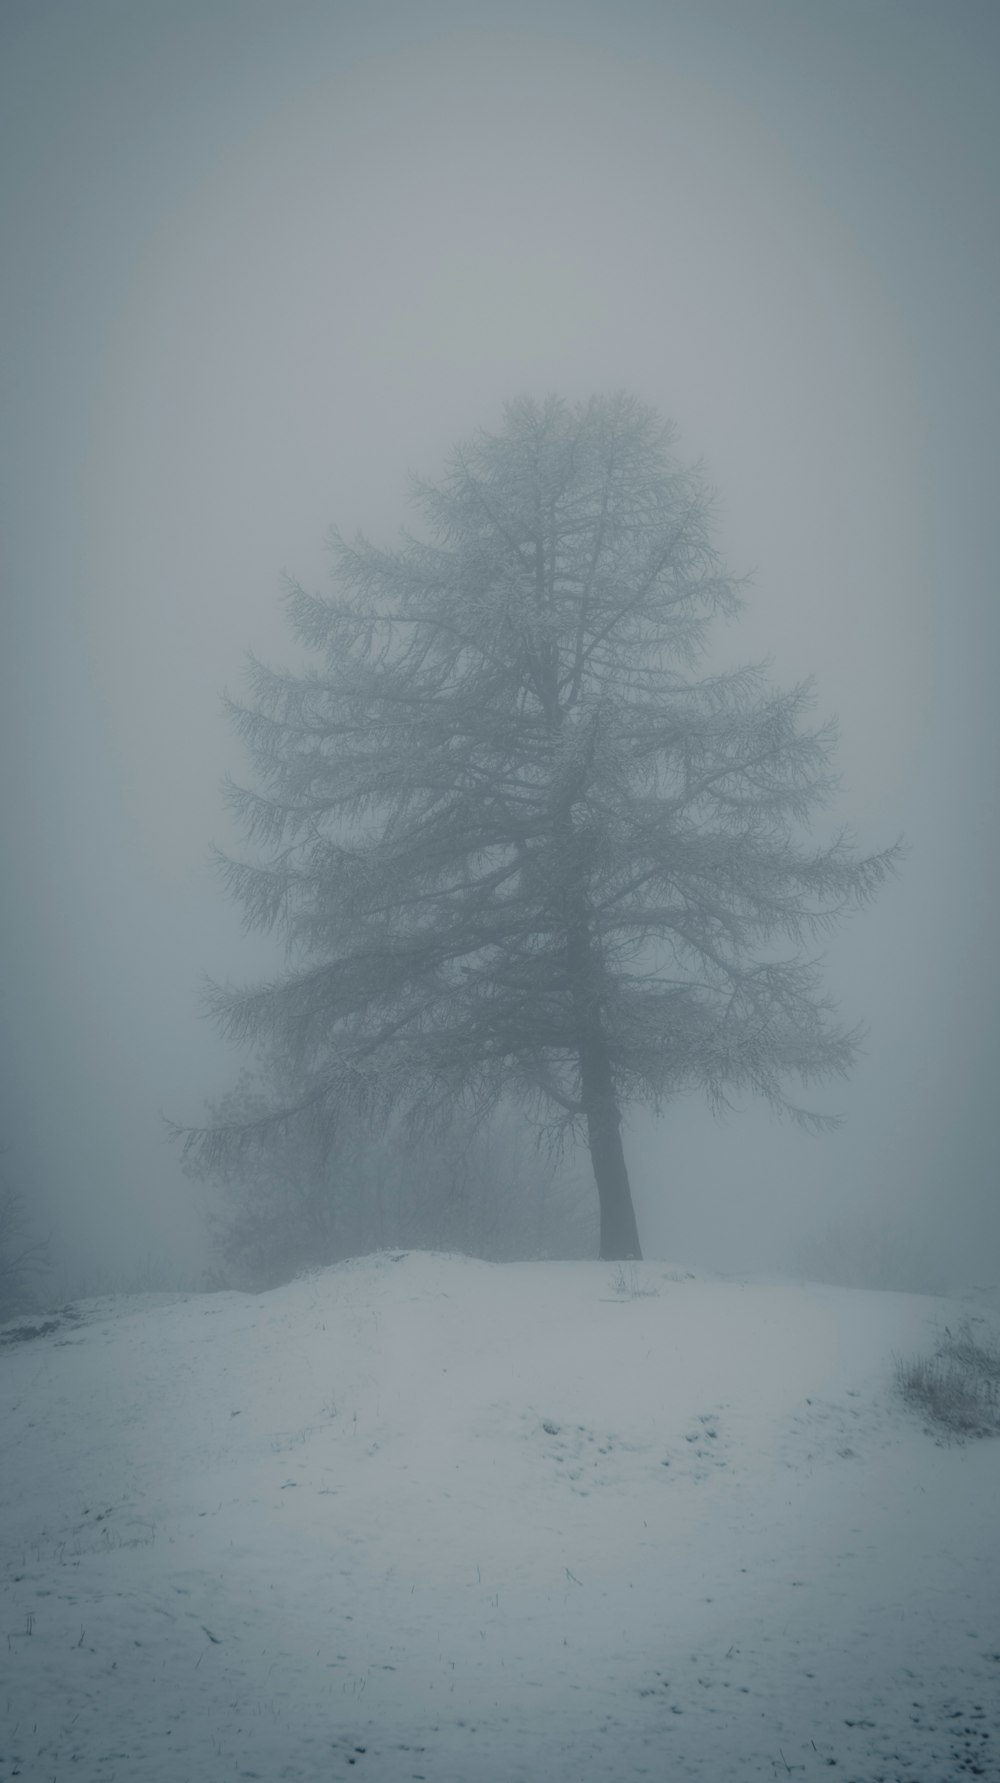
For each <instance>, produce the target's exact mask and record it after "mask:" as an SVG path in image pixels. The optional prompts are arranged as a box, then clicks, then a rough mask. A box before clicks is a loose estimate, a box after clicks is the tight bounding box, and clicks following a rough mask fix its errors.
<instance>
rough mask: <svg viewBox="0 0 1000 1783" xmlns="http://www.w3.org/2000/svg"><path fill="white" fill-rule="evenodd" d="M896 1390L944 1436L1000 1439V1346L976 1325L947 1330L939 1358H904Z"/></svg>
mask: <svg viewBox="0 0 1000 1783" xmlns="http://www.w3.org/2000/svg"><path fill="white" fill-rule="evenodd" d="M896 1388H897V1391H898V1392H899V1393H900V1394H901V1395H902V1397H903V1398H904V1399H905V1400H906V1402H907V1404H909V1405H911V1406H913V1407H914V1409H915V1410H917V1411H919V1412H921V1413H922V1414H923V1416H924V1417H925V1418H927V1419H928V1420H929V1424H930V1427H931V1428H932V1429H933V1430H935V1431H937V1432H939V1433H942V1432H943V1433H945V1434H947V1435H948V1436H951V1437H954V1438H957V1439H963V1438H965V1437H970V1436H1000V1344H998V1343H997V1341H996V1340H995V1339H994V1338H992V1337H988V1338H986V1339H985V1340H981V1339H980V1338H979V1337H978V1336H977V1335H976V1334H975V1333H974V1332H973V1331H972V1328H971V1326H965V1327H964V1328H963V1329H962V1330H961V1331H959V1332H958V1333H957V1334H956V1335H954V1336H953V1335H952V1333H951V1332H950V1331H949V1330H947V1328H946V1329H945V1334H944V1337H943V1338H942V1340H941V1342H940V1343H939V1345H938V1347H937V1350H936V1351H935V1353H934V1355H933V1356H913V1357H908V1358H906V1357H902V1358H899V1359H898V1360H897V1362H896Z"/></svg>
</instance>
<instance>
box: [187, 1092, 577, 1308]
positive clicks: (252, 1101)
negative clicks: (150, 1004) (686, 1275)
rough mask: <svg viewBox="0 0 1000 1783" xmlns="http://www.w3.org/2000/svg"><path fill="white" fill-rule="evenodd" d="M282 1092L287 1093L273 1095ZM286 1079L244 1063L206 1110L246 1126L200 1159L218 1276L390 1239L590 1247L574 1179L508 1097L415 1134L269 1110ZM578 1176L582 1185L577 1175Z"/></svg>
mask: <svg viewBox="0 0 1000 1783" xmlns="http://www.w3.org/2000/svg"><path fill="white" fill-rule="evenodd" d="M282 1090H284V1091H285V1092H286V1094H285V1096H284V1098H283V1097H282V1094H281V1092H282ZM293 1090H294V1085H290V1084H288V1083H287V1082H286V1083H284V1084H282V1083H281V1082H280V1081H278V1082H276V1081H275V1071H274V1065H273V1062H272V1066H271V1069H270V1070H269V1072H267V1073H266V1074H265V1075H264V1076H263V1077H262V1078H258V1079H254V1078H252V1077H251V1076H250V1074H249V1073H244V1074H243V1076H242V1078H241V1080H240V1082H239V1083H238V1084H237V1086H236V1088H235V1089H233V1090H231V1091H230V1092H229V1093H228V1094H227V1095H226V1096H224V1097H223V1098H222V1099H221V1101H220V1102H219V1103H218V1104H217V1105H216V1107H215V1108H214V1109H213V1110H212V1115H213V1122H214V1124H215V1126H216V1128H217V1129H218V1128H224V1127H228V1128H229V1129H230V1130H231V1131H232V1132H234V1133H236V1132H240V1131H244V1132H245V1131H246V1130H247V1129H248V1128H254V1123H257V1122H261V1123H262V1125H261V1126H260V1127H259V1128H256V1129H255V1131H256V1142H255V1143H254V1144H253V1145H252V1146H251V1147H249V1148H247V1147H240V1146H236V1147H232V1148H230V1149H229V1150H228V1151H227V1152H226V1153H225V1155H224V1156H222V1157H217V1158H216V1160H215V1163H214V1165H213V1166H212V1167H210V1168H208V1169H207V1171H206V1170H205V1167H204V1166H203V1164H202V1163H201V1162H200V1161H199V1160H197V1159H195V1160H194V1161H193V1163H192V1169H193V1171H194V1173H195V1174H196V1175H198V1174H207V1175H208V1177H209V1179H210V1180H211V1181H212V1182H214V1183H215V1185H216V1186H217V1187H218V1188H219V1189H220V1190H221V1194H220V1195H219V1197H218V1199H217V1201H216V1203H215V1205H214V1206H213V1207H212V1209H211V1211H210V1214H209V1227H210V1231H211V1234H212V1237H213V1240H214V1244H215V1249H216V1253H217V1255H218V1257H219V1259H220V1262H221V1264H222V1266H223V1272H224V1279H225V1281H226V1283H227V1285H231V1286H233V1287H239V1288H250V1289H261V1288H271V1287H276V1286H277V1285H278V1284H279V1283H280V1282H283V1281H288V1280H290V1279H291V1278H292V1276H294V1275H296V1274H297V1273H298V1272H299V1271H300V1270H301V1269H303V1268H307V1267H316V1266H318V1265H324V1264H328V1263H337V1262H340V1261H341V1260H342V1259H343V1258H345V1257H354V1256H363V1255H365V1254H366V1253H368V1252H370V1251H376V1250H385V1249H387V1248H392V1249H395V1248H397V1247H402V1248H407V1249H409V1248H429V1249H432V1250H443V1251H461V1252H463V1253H464V1254H465V1255H467V1256H474V1257H484V1258H488V1259H490V1260H492V1261H497V1262H507V1261H513V1260H516V1259H518V1258H526V1257H571V1256H580V1257H585V1256H592V1255H593V1249H594V1228H595V1227H596V1220H595V1219H594V1218H593V1214H592V1210H591V1208H590V1206H589V1204H588V1202H589V1197H585V1196H584V1194H583V1192H582V1190H581V1185H580V1183H579V1182H578V1181H576V1180H575V1179H574V1177H573V1176H572V1175H570V1174H568V1173H567V1172H566V1171H565V1170H564V1169H561V1168H560V1161H559V1159H558V1158H554V1157H553V1156H551V1155H550V1154H549V1153H547V1152H545V1151H544V1150H541V1149H540V1148H539V1147H538V1146H537V1144H534V1143H533V1142H532V1140H531V1137H530V1135H528V1134H526V1133H525V1130H524V1123H523V1122H520V1123H518V1122H516V1121H515V1120H514V1119H513V1118H512V1111H511V1110H510V1109H507V1110H505V1111H504V1110H502V1111H500V1114H499V1115H498V1116H497V1117H495V1118H493V1119H492V1120H490V1121H485V1122H484V1121H477V1120H472V1121H470V1120H463V1119H461V1118H459V1119H458V1120H456V1121H454V1122H453V1123H452V1124H451V1125H450V1127H449V1128H448V1130H447V1131H446V1132H437V1133H433V1134H428V1135H425V1136H424V1137H422V1138H421V1137H420V1136H417V1137H414V1136H413V1135H412V1134H411V1133H410V1132H408V1131H406V1129H405V1125H404V1124H403V1123H400V1122H397V1123H393V1124H391V1125H390V1126H389V1127H388V1128H387V1129H386V1130H385V1131H381V1132H379V1133H372V1132H371V1131H369V1130H368V1129H367V1127H366V1125H365V1124H364V1123H363V1122H362V1121H361V1120H360V1119H358V1118H357V1117H356V1116H352V1115H348V1116H347V1118H344V1117H343V1116H342V1118H341V1120H340V1122H339V1123H338V1127H337V1131H336V1133H335V1134H334V1135H333V1137H332V1139H331V1136H330V1134H329V1132H328V1131H325V1130H324V1125H325V1124H324V1123H322V1122H321V1123H319V1124H317V1123H314V1122H312V1121H309V1120H301V1119H300V1120H293V1121H291V1122H290V1123H288V1125H287V1126H286V1125H283V1124H282V1123H280V1122H275V1121H274V1120H273V1118H272V1113H271V1111H272V1110H273V1108H274V1106H275V1105H276V1104H277V1103H280V1102H281V1100H283V1099H284V1100H287V1099H289V1097H290V1095H291V1094H292V1092H293ZM584 1186H585V1185H584Z"/></svg>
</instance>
